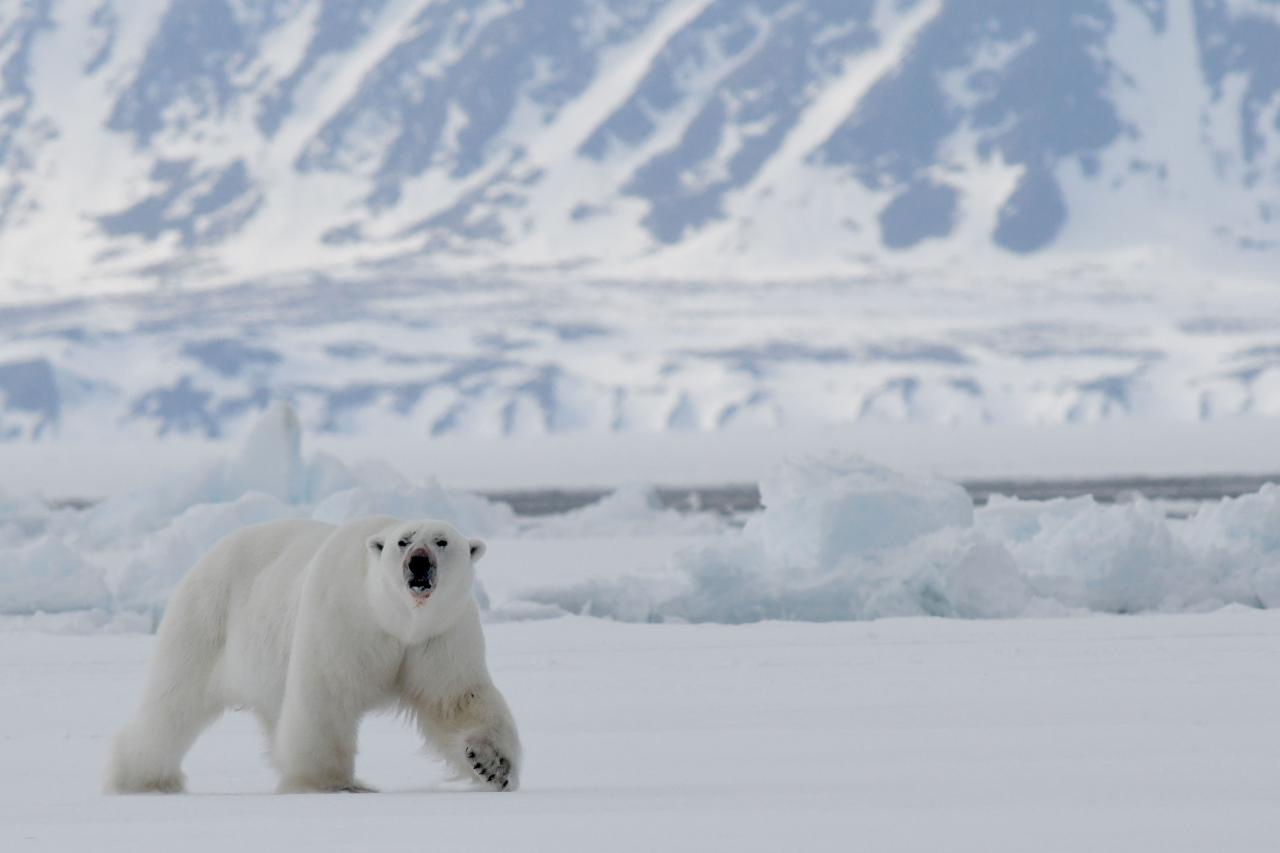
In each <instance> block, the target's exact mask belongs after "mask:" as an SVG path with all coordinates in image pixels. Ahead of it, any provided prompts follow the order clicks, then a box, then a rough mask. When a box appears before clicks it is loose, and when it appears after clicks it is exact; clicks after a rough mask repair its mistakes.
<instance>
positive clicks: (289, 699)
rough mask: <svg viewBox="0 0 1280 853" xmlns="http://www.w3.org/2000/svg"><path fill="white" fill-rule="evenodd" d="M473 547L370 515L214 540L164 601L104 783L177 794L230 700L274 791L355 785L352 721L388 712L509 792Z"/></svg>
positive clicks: (506, 716) (449, 534)
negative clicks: (249, 724) (275, 780)
mask: <svg viewBox="0 0 1280 853" xmlns="http://www.w3.org/2000/svg"><path fill="white" fill-rule="evenodd" d="M484 547H485V546H484V543H482V542H480V541H479V540H476V539H467V538H466V537H464V536H463V535H462V534H461V533H459V532H458V531H457V530H456V529H455V528H453V527H452V526H451V525H449V524H446V523H444V522H441V521H430V520H428V521H416V522H404V521H398V520H396V519H392V518H385V517H379V518H370V519H363V520H360V521H355V522H352V523H350V524H347V525H344V526H342V527H335V526H333V525H330V524H322V523H320V522H314V521H279V522H273V523H270V524H263V525H258V526H256V527H250V528H246V529H244V530H241V531H239V532H237V533H234V534H232V535H230V536H228V537H227V538H225V539H223V540H222V541H221V542H219V543H218V544H217V545H216V546H214V548H213V549H212V550H211V551H210V552H209V553H208V554H207V555H205V557H204V558H203V559H202V560H201V561H200V563H199V564H198V565H197V566H196V567H195V568H193V569H192V570H191V572H190V573H189V574H188V575H187V576H186V578H184V579H183V582H182V584H181V585H180V586H179V587H178V589H177V591H176V592H175V593H174V594H173V597H172V598H171V599H170V601H169V604H168V607H167V608H166V610H165V615H164V619H163V621H162V622H161V624H160V630H159V634H158V636H157V638H156V649H155V654H154V657H153V658H152V661H151V668H150V672H149V674H148V679H147V685H146V688H145V691H144V694H143V698H142V702H141V705H140V706H139V708H138V710H137V713H136V714H135V715H134V717H133V719H132V720H131V721H130V722H129V723H128V724H127V725H126V726H125V727H124V728H123V729H122V730H121V731H120V733H119V734H118V735H117V736H116V739H115V741H114V743H113V744H112V749H111V754H110V756H109V759H108V767H107V779H106V788H107V790H108V791H111V792H142V791H166V792H172V791H181V790H182V789H183V785H184V781H185V780H184V777H183V774H182V769H181V765H182V759H183V756H184V755H185V754H186V753H187V750H188V749H190V748H191V745H192V743H193V742H194V741H195V739H196V737H197V735H199V733H200V732H201V731H202V730H203V729H204V728H205V727H206V726H207V725H209V723H211V722H212V721H213V720H214V719H216V718H217V717H218V715H219V714H221V713H222V712H223V711H224V710H225V709H227V708H233V707H234V708H249V709H251V710H252V711H253V712H254V713H255V714H257V716H258V718H259V719H260V720H261V721H262V724H263V727H264V728H265V729H266V732H267V737H268V739H269V740H270V744H271V759H272V762H273V763H274V765H275V766H276V769H277V770H278V771H279V773H280V790H281V791H360V790H368V789H367V788H365V786H363V785H362V784H360V783H359V782H358V781H356V779H355V776H354V770H355V752H356V733H357V728H358V726H359V723H360V718H361V717H362V716H363V715H364V714H366V713H367V712H369V711H372V710H375V709H379V708H384V707H396V706H398V707H399V708H400V709H401V710H403V711H404V712H406V713H407V714H408V715H409V716H410V717H412V718H413V720H414V721H415V722H416V723H417V726H418V729H419V730H420V731H421V733H422V736H423V737H424V738H425V739H426V741H427V742H428V743H429V744H431V745H432V746H433V747H434V748H435V749H436V750H438V751H439V752H440V754H441V755H442V756H443V757H444V758H445V759H446V760H447V761H448V762H449V763H450V764H452V765H453V766H454V768H455V769H457V770H458V771H459V772H460V773H462V774H464V775H466V776H470V777H474V778H475V779H477V780H479V781H480V782H481V783H482V784H483V785H485V786H488V787H490V788H493V789H495V790H514V789H515V788H516V786H517V785H518V783H519V771H520V740H519V737H518V736H517V734H516V727H515V723H514V722H513V721H512V719H511V713H510V711H509V710H508V709H507V703H506V701H505V700H504V699H503V698H502V695H501V694H500V693H499V692H498V690H497V688H495V687H494V685H493V682H492V680H491V679H490V677H489V671H488V668H487V667H486V665H485V653H484V635H483V634H482V633H481V629H480V617H479V613H478V611H477V608H476V603H475V599H474V598H473V596H472V592H471V589H472V582H473V580H474V577H475V570H474V563H475V561H476V560H477V559H479V558H480V557H481V556H482V555H483V554H484Z"/></svg>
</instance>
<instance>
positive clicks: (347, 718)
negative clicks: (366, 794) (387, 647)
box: [272, 686, 370, 794]
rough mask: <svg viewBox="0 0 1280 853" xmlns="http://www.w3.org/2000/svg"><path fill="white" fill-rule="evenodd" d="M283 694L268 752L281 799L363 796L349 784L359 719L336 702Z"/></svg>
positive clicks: (352, 779)
mask: <svg viewBox="0 0 1280 853" xmlns="http://www.w3.org/2000/svg"><path fill="white" fill-rule="evenodd" d="M303 692H304V691H302V690H297V691H295V690H293V689H292V686H291V687H290V689H289V690H288V691H287V692H286V694H285V702H284V707H283V708H282V709H281V713H280V722H279V724H278V725H277V727H276V733H275V744H274V749H273V750H272V753H273V758H274V760H275V764H276V766H277V768H279V770H280V787H279V789H278V790H279V791H280V793H282V794H290V793H295V794H296V793H302V792H306V791H367V790H370V789H369V788H367V787H365V786H364V785H361V784H360V783H359V782H357V781H356V779H355V768H356V737H357V734H358V732H359V726H360V716H361V715H360V714H359V713H357V712H355V711H354V710H353V709H352V708H350V707H349V706H347V705H346V703H344V702H342V701H341V700H338V701H333V700H332V699H331V700H330V701H326V700H325V699H323V698H320V697H313V698H310V699H304V698H302V697H301V696H299V695H298V694H301V693H303Z"/></svg>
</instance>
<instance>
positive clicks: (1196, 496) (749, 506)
mask: <svg viewBox="0 0 1280 853" xmlns="http://www.w3.org/2000/svg"><path fill="white" fill-rule="evenodd" d="M1266 483H1280V473H1277V474H1261V475H1223V476H1211V477H1115V478H1098V479H1081V480H1013V479H1010V480H968V481H962V482H961V485H962V486H964V488H965V490H966V491H968V492H969V494H970V496H972V497H973V502H974V503H975V504H977V505H978V506H982V505H984V504H986V503H987V501H988V500H989V499H990V498H991V496H992V495H1006V496H1008V497H1014V498H1021V499H1023V500H1049V499H1051V498H1074V497H1081V496H1083V495H1092V496H1093V498H1094V500H1096V501H1098V502H1099V503H1104V504H1111V503H1120V502H1124V501H1128V500H1131V499H1133V498H1134V497H1135V496H1138V495H1141V496H1142V497H1145V498H1147V499H1148V500H1173V501H1187V502H1195V501H1212V500H1218V499H1220V498H1231V497H1237V496H1239V495H1245V494H1249V493H1250V492H1256V491H1258V489H1260V488H1262V486H1263V485H1264V484H1266ZM656 491H657V495H658V500H659V502H660V503H661V504H662V506H663V507H664V508H669V509H677V510H680V511H683V512H689V511H694V510H705V511H710V512H717V513H720V514H722V515H736V514H738V513H745V512H752V511H754V510H758V509H759V508H760V491H759V489H757V488H756V486H755V484H753V483H740V484H729V485H724V486H699V487H670V486H660V487H658V488H657V489H656ZM609 493H610V490H609V489H529V490H520V491H496V492H483V493H482V494H484V496H485V497H487V498H490V499H492V500H495V501H501V502H502V503H505V504H508V505H510V506H511V508H512V509H513V510H515V512H516V514H517V515H524V516H542V515H555V514H557V513H562V512H568V511H570V510H574V509H579V508H581V507H584V506H586V505H588V504H591V503H594V502H595V501H598V500H600V499H601V498H603V497H604V496H605V495H608V494H609Z"/></svg>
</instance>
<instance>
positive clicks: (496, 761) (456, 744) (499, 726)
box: [416, 681, 521, 791]
mask: <svg viewBox="0 0 1280 853" xmlns="http://www.w3.org/2000/svg"><path fill="white" fill-rule="evenodd" d="M416 710H417V718H418V727H419V728H420V729H421V731H422V734H423V736H424V737H425V738H426V739H427V740H428V741H430V742H431V743H432V744H434V745H435V746H436V747H437V748H438V749H439V750H440V751H441V753H442V754H443V755H444V757H445V759H446V760H447V761H448V762H449V763H450V764H451V765H452V766H453V767H454V768H455V769H456V770H458V771H459V773H460V774H462V775H463V776H469V777H472V778H475V779H476V780H477V781H479V782H482V783H484V784H485V785H487V786H488V787H490V788H492V789H493V790H495V791H514V790H515V789H516V788H518V787H519V785H520V751H521V750H520V736H519V735H518V734H517V732H516V725H515V721H514V720H513V719H512V718H511V711H510V709H509V708H508V707H507V702H506V700H505V699H503V698H502V694H501V693H499V692H498V689H497V688H496V687H494V686H493V684H491V683H488V682H487V681H486V682H484V683H481V684H477V685H475V686H473V687H469V688H466V689H464V690H462V691H460V692H459V693H457V694H456V695H453V696H449V697H446V698H443V699H439V700H436V701H431V702H424V703H419V704H418V706H417V708H416Z"/></svg>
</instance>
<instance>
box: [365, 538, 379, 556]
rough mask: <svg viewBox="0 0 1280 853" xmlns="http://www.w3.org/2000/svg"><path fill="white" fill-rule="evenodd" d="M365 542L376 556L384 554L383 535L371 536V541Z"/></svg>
mask: <svg viewBox="0 0 1280 853" xmlns="http://www.w3.org/2000/svg"><path fill="white" fill-rule="evenodd" d="M365 544H366V545H368V546H369V553H370V554H373V555H374V556H375V557H377V556H379V555H381V554H382V546H383V540H382V537H381V536H370V537H369V541H368V542H366V543H365Z"/></svg>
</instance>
